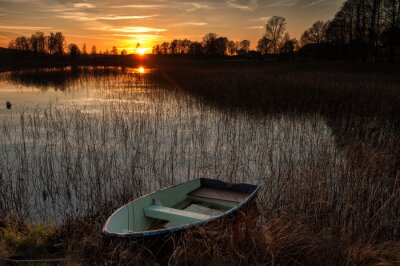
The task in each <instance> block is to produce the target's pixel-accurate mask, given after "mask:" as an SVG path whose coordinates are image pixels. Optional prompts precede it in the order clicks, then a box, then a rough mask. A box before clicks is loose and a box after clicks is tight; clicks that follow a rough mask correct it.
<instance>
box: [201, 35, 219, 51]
mask: <svg viewBox="0 0 400 266" xmlns="http://www.w3.org/2000/svg"><path fill="white" fill-rule="evenodd" d="M217 38H218V35H217V34H216V33H208V34H206V35H205V36H204V37H203V47H204V51H205V53H206V54H208V55H215V54H216V53H217V47H216V40H217Z"/></svg>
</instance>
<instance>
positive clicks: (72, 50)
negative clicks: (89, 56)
mask: <svg viewBox="0 0 400 266" xmlns="http://www.w3.org/2000/svg"><path fill="white" fill-rule="evenodd" d="M80 53H81V50H79V47H78V45H76V44H75V43H70V44H69V45H68V54H69V55H70V56H71V57H75V56H77V55H79V54H80Z"/></svg>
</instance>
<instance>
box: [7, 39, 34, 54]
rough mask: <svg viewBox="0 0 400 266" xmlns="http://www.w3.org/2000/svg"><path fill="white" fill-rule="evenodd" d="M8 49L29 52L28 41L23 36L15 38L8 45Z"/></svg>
mask: <svg viewBox="0 0 400 266" xmlns="http://www.w3.org/2000/svg"><path fill="white" fill-rule="evenodd" d="M9 47H10V48H13V49H17V50H22V51H29V50H30V49H29V39H28V38H26V37H25V36H21V37H17V38H16V39H15V41H13V42H11V43H10V44H9Z"/></svg>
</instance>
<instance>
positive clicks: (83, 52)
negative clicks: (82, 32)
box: [82, 43, 87, 55]
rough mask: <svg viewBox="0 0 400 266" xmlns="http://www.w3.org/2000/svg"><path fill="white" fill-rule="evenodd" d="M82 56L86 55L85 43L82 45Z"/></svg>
mask: <svg viewBox="0 0 400 266" xmlns="http://www.w3.org/2000/svg"><path fill="white" fill-rule="evenodd" d="M82 54H84V55H87V50H86V43H84V44H83V45H82Z"/></svg>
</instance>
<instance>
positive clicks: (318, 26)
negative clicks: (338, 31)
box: [300, 20, 328, 46]
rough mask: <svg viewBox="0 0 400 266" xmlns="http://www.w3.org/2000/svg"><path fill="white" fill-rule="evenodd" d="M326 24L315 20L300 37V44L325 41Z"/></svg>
mask: <svg viewBox="0 0 400 266" xmlns="http://www.w3.org/2000/svg"><path fill="white" fill-rule="evenodd" d="M327 26H328V24H327V23H324V22H323V21H321V20H318V21H317V22H315V23H314V24H313V25H312V26H311V27H310V28H308V29H307V30H306V31H305V32H304V33H303V34H302V35H301V38H300V42H301V45H302V46H304V45H307V44H313V43H322V42H325V41H326V29H327Z"/></svg>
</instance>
